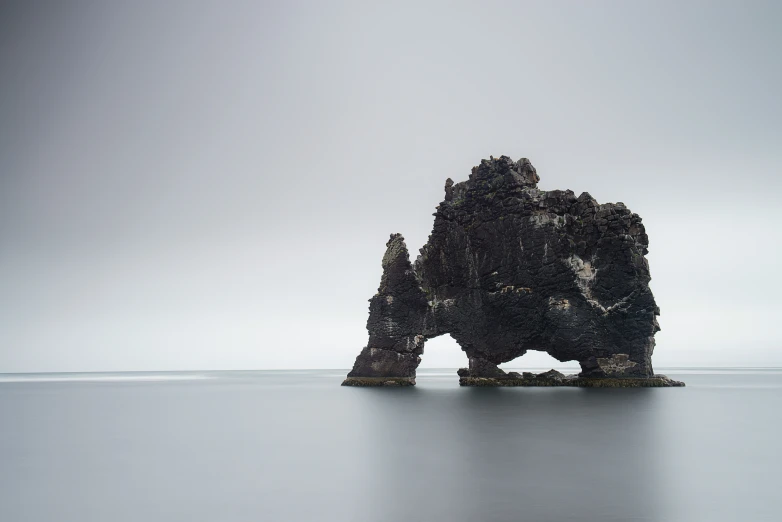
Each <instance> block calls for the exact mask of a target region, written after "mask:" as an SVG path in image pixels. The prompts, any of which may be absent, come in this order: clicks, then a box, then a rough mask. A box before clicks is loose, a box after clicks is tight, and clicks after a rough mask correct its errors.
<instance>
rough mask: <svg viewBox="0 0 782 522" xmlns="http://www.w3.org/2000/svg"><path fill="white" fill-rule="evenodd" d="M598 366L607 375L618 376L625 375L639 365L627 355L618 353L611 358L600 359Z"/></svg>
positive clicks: (598, 359)
mask: <svg viewBox="0 0 782 522" xmlns="http://www.w3.org/2000/svg"><path fill="white" fill-rule="evenodd" d="M597 365H598V366H599V367H600V369H601V370H603V372H604V373H605V374H606V375H611V376H617V375H622V374H625V373H626V372H627V370H629V369H630V368H633V367H634V366H637V365H638V363H637V362H634V361H631V360H630V356H629V355H627V354H626V353H616V354H614V355H612V356H611V357H598V358H597Z"/></svg>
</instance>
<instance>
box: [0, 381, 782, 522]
mask: <svg viewBox="0 0 782 522" xmlns="http://www.w3.org/2000/svg"><path fill="white" fill-rule="evenodd" d="M344 373H345V372H344V371H285V372H273V371H268V372H177V373H123V374H35V375H34V374H25V375H0V462H2V466H1V467H0V520H2V521H6V520H7V521H9V522H10V521H14V522H16V521H19V522H21V521H36V522H38V521H47V522H48V521H61V522H70V521H73V522H90V521H101V522H104V521H108V520H111V521H134V522H135V521H144V522H153V521H167V522H168V521H188V522H189V521H200V520H203V521H226V522H228V521H315V520H317V521H324V522H325V521H332V520H333V521H340V522H345V521H362V522H365V521H399V520H409V521H440V520H442V521H476V520H483V521H518V520H529V521H590V522H592V521H613V520H616V521H626V520H643V521H682V522H697V521H704V522H705V521H708V522H721V521H736V520H747V521H750V520H751V521H765V520H774V521H776V520H780V519H782V495H780V485H782V479H780V478H779V477H780V469H781V468H780V464H782V458H781V457H780V451H779V449H778V447H779V445H778V442H777V441H778V439H779V432H780V429H782V421H781V420H780V419H781V416H780V413H779V412H780V405H781V404H782V370H752V369H734V370H711V369H698V370H694V369H685V370H678V371H676V370H665V371H662V372H661V373H667V374H668V375H670V376H674V378H677V379H680V380H684V381H685V382H686V383H687V387H686V388H668V389H659V388H650V389H578V388H504V389H490V388H489V389H486V388H460V387H459V386H458V378H457V376H456V374H455V371H454V370H448V371H421V372H419V378H418V386H416V387H414V388H396V389H394V388H391V389H371V388H348V387H340V386H339V383H340V382H341V380H342V378H343V376H344Z"/></svg>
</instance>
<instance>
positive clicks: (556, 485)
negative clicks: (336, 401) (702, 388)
mask: <svg viewBox="0 0 782 522" xmlns="http://www.w3.org/2000/svg"><path fill="white" fill-rule="evenodd" d="M656 392H659V390H651V389H639V390H599V389H588V390H587V389H583V390H582V389H567V388H559V389H491V388H488V389H485V388H469V389H460V390H450V389H445V390H441V389H423V388H419V389H398V390H362V391H361V393H362V394H363V395H364V397H363V399H366V400H361V401H359V404H360V406H361V409H360V410H359V411H358V412H357V415H358V416H360V417H361V419H362V422H361V427H362V436H364V437H366V438H368V439H370V440H373V441H376V442H377V446H376V447H375V449H374V452H373V453H372V455H371V456H370V458H368V459H366V460H365V461H364V462H365V464H366V468H365V469H364V470H363V473H362V475H364V476H366V477H368V479H367V480H366V481H364V482H363V484H362V485H361V488H362V489H361V491H362V494H361V495H360V496H359V497H358V498H359V499H360V501H359V503H358V504H357V507H360V508H361V509H362V510H363V511H364V512H365V513H366V512H371V513H372V514H373V517H372V518H371V519H372V520H517V519H528V520H547V519H551V520H613V519H616V520H628V519H641V520H658V517H657V515H656V514H657V512H658V510H657V509H656V506H657V505H658V502H659V482H660V480H661V479H662V477H661V473H662V470H660V469H659V466H658V465H657V461H656V460H655V459H654V458H653V456H654V455H655V454H656V453H657V452H658V449H659V446H658V441H657V437H656V434H655V429H654V426H655V423H656V416H657V415H658V409H657V406H656V404H657V400H656V399H657V397H658V395H657V393H656ZM378 506H382V510H378V509H377V507H378Z"/></svg>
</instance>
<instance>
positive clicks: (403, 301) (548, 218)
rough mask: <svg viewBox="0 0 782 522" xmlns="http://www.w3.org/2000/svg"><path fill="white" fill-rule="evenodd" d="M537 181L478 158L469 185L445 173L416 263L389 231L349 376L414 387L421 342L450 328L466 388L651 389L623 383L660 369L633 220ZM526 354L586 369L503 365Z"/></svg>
mask: <svg viewBox="0 0 782 522" xmlns="http://www.w3.org/2000/svg"><path fill="white" fill-rule="evenodd" d="M539 179H540V178H539V177H538V174H537V172H536V171H535V168H534V167H533V166H532V164H531V163H530V162H529V160H527V159H526V158H522V159H520V160H519V161H517V162H514V161H512V160H511V159H510V158H508V157H507V156H502V157H500V158H491V159H489V160H483V161H481V164H480V165H479V166H477V167H474V168H473V169H472V173H471V174H470V177H469V179H468V180H467V181H464V182H461V183H456V184H454V183H453V181H452V180H451V179H448V180H447V181H446V184H445V199H444V201H443V202H442V203H440V205H438V206H437V211H436V213H435V214H434V215H435V221H434V227H433V230H432V234H431V235H430V236H429V240H428V242H427V243H426V245H424V247H423V248H422V249H421V251H420V252H421V255H420V256H419V257H418V259H416V261H415V264H414V265H412V264H411V263H410V259H409V254H408V251H407V247H406V246H405V243H404V238H403V237H402V236H401V235H400V234H393V235H392V236H391V238H390V240H389V241H388V243H387V245H386V246H387V250H386V254H385V256H384V257H383V276H382V279H381V283H380V288H379V289H378V293H377V294H376V295H375V296H374V297H372V299H371V300H370V313H369V321H368V322H367V329H368V330H369V342H368V344H367V347H365V348H364V349H363V350H362V352H361V353H360V354H359V356H358V357H357V358H356V362H355V365H354V367H353V370H352V371H351V372H350V373H349V374H348V379H347V380H346V381H345V384H352V385H384V384H386V383H389V384H394V385H399V384H415V369H416V367H417V366H418V364H419V362H420V360H421V359H420V355H421V354H422V353H423V348H424V343H425V341H426V339H430V338H433V337H436V336H439V335H443V334H446V333H447V334H450V335H451V336H452V337H453V338H454V339H455V340H456V342H457V343H459V345H460V346H461V348H462V350H464V352H465V353H466V354H467V357H468V359H469V367H468V368H463V369H462V370H460V371H459V375H460V377H461V379H460V382H461V383H462V384H464V385H492V384H491V383H494V384H493V385H500V381H504V384H501V385H534V384H529V383H532V382H538V383H544V382H545V383H547V384H540V385H565V386H579V385H587V384H583V381H584V380H585V379H599V380H601V381H604V380H606V379H626V380H625V381H623V382H624V383H626V384H628V385H649V384H630V383H631V382H641V381H640V380H642V379H650V378H655V376H654V373H653V370H652V360H651V357H652V352H653V349H654V334H655V332H657V331H658V330H659V326H658V324H657V320H656V317H655V316H657V315H659V309H658V307H657V305H656V304H655V301H654V297H653V296H652V292H651V290H650V289H649V280H650V276H649V265H648V263H647V261H646V258H645V257H644V256H645V254H646V253H647V252H648V250H647V248H648V243H649V240H648V237H647V235H646V232H645V230H644V226H643V224H642V222H641V218H640V217H639V216H638V215H637V214H634V213H632V212H631V211H630V210H629V209H628V208H627V207H626V206H625V205H624V204H623V203H606V204H602V205H601V204H599V203H598V202H597V201H596V200H595V199H594V198H593V197H592V196H590V195H589V194H588V193H586V192H584V193H582V194H581V195H580V196H578V197H576V195H575V194H574V193H573V192H572V191H570V190H552V191H543V190H539V189H538V188H537V182H538V181H539ZM527 350H540V351H545V352H547V353H549V354H550V355H551V356H553V357H554V358H555V359H557V360H559V361H571V360H575V361H578V362H579V364H580V365H581V373H580V374H579V376H578V378H577V379H576V380H574V379H572V378H567V377H565V376H562V374H559V372H554V373H551V372H547V374H541V375H539V376H535V377H534V379H533V378H532V377H529V376H528V377H526V378H525V377H524V376H520V375H519V374H507V373H506V372H504V371H503V370H501V369H500V368H498V367H497V365H498V364H501V363H504V362H508V361H511V360H513V359H515V358H517V357H519V356H521V355H523V354H524V353H525V352H527ZM557 374H558V375H557ZM525 375H526V374H525ZM478 379H481V381H480V382H481V383H482V384H478V382H479V381H478ZM656 379H657V380H656V381H655V382H656V383H657V384H654V385H657V386H663V385H672V384H665V381H664V380H663V379H662V377H661V376H657V377H656ZM514 382H515V384H512V383H514ZM524 382H526V383H527V384H523V383H524ZM594 382H596V381H594ZM649 382H651V381H649ZM670 382H671V383H674V382H675V381H670Z"/></svg>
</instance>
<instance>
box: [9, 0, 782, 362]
mask: <svg viewBox="0 0 782 522" xmlns="http://www.w3.org/2000/svg"><path fill="white" fill-rule="evenodd" d="M33 4H34V5H33ZM0 9H1V11H0V86H1V87H0V88H1V91H0V94H1V95H0V372H37V371H98V370H110V371H115V370H176V369H181V370H186V369H261V368H348V367H350V366H351V365H352V364H353V360H354V358H355V356H356V355H357V354H358V352H359V351H360V349H361V347H362V346H364V345H365V344H366V340H367V332H366V329H365V323H366V319H367V313H368V302H367V300H368V299H369V298H370V297H371V296H372V295H373V294H374V293H375V291H376V290H377V286H378V283H379V279H380V274H381V267H380V260H381V257H382V254H383V251H384V249H385V242H386V241H387V239H388V235H389V234H390V233H392V232H400V233H402V234H403V235H404V236H405V238H406V239H407V244H408V247H409V248H410V250H411V253H412V255H413V257H415V256H416V255H417V252H418V249H419V248H420V247H421V246H422V245H423V244H424V243H425V241H426V239H427V236H428V235H429V233H430V231H431V227H432V220H433V218H432V212H433V211H434V207H435V205H437V204H438V203H439V202H440V201H441V200H442V199H443V185H444V181H445V179H446V178H447V177H451V178H453V179H454V180H455V181H461V180H464V179H466V178H467V176H468V175H469V172H470V169H471V167H472V166H473V165H476V164H478V163H479V162H480V160H481V158H487V157H488V156H489V155H492V154H493V155H495V156H498V155H501V154H506V155H508V156H511V157H512V158H514V159H517V158H519V157H528V158H530V159H531V161H532V163H533V165H535V167H536V168H537V170H538V173H539V175H540V176H541V181H540V184H539V185H540V187H541V188H542V189H545V190H550V189H572V190H573V191H574V192H575V193H576V194H579V193H581V192H582V191H588V192H590V193H591V194H592V195H593V196H594V197H595V198H596V199H597V200H598V201H599V202H601V203H602V202H615V201H622V202H624V203H625V204H626V205H628V206H629V207H630V208H631V209H632V210H633V211H634V212H637V213H639V214H640V215H641V216H642V217H643V218H644V223H645V224H646V228H647V232H648V234H649V237H650V252H649V255H648V259H649V263H650V267H651V273H652V290H653V291H654V294H655V297H656V299H657V302H658V304H659V305H660V308H661V310H662V315H661V316H660V318H659V321H660V325H661V327H662V331H661V332H660V333H658V334H657V348H656V351H655V355H654V359H653V360H654V363H655V366H656V367H665V366H722V365H734V366H782V333H781V331H780V328H778V325H779V323H778V321H779V320H780V317H782V304H781V303H782V300H781V299H780V295H781V294H782V283H781V282H780V268H779V263H780V259H781V258H782V247H780V240H782V231H781V230H780V227H781V226H782V204H780V198H782V181H781V177H780V174H781V173H780V164H781V163H782V102H781V101H780V99H781V97H780V92H782V66H781V65H780V62H781V59H780V50H781V49H782V32H781V31H780V26H782V3H779V2H733V3H725V2H714V1H705V2H683V1H680V0H677V1H673V2H663V1H659V0H656V1H650V2H625V1H617V2H596V1H589V2H587V1H578V2H575V1H574V2H553V1H549V0H547V1H543V2H486V1H481V2H469V3H456V2H442V3H434V2H422V1H416V2H410V3H407V2H385V3H384V4H383V5H381V4H374V3H372V2H368V1H359V2H355V3H342V2H335V1H330V2H290V1H286V2H274V3H272V2H246V3H245V2H223V1H221V2H196V1H187V2H174V1H164V2H159V1H154V2H141V1H138V2H106V1H104V0H101V1H96V2H51V3H50V4H48V5H47V4H46V3H44V2H18V3H16V4H13V3H8V2H4V3H3V4H2V8H0ZM423 359H424V362H423V365H422V366H423V367H427V366H428V367H458V366H463V365H465V363H466V357H465V356H464V354H463V353H462V352H461V351H460V350H459V349H458V346H457V345H456V344H455V342H454V341H453V340H451V339H450V338H449V337H448V338H438V339H436V340H433V341H429V343H428V344H427V348H426V353H425V354H424V356H423ZM550 361H552V360H551V359H549V358H548V356H546V355H538V354H529V355H526V356H524V357H523V358H521V359H519V360H517V361H515V362H514V363H511V364H510V365H509V366H513V367H519V366H524V365H529V366H538V365H547V364H548V365H550Z"/></svg>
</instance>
